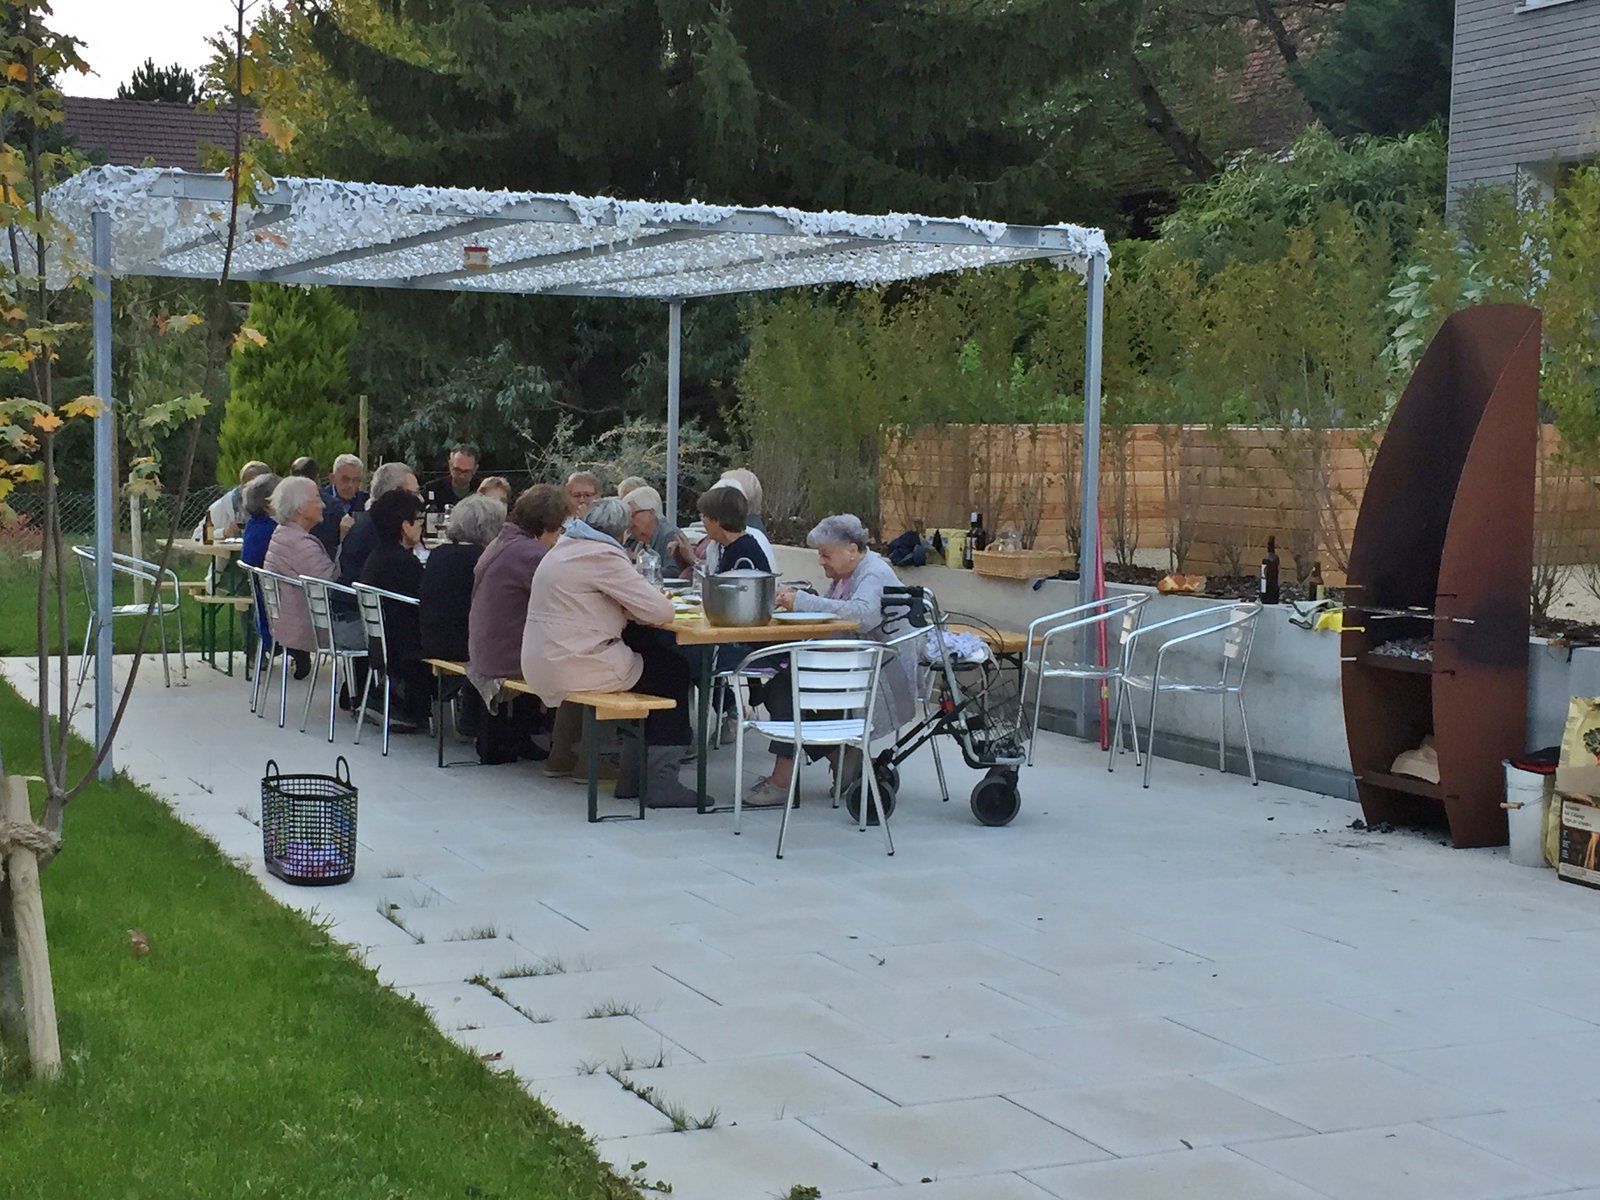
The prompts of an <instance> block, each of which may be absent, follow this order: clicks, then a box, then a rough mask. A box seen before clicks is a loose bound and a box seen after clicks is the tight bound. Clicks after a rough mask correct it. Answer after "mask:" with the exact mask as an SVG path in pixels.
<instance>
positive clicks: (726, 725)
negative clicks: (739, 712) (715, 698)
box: [717, 713, 739, 745]
mask: <svg viewBox="0 0 1600 1200" xmlns="http://www.w3.org/2000/svg"><path fill="white" fill-rule="evenodd" d="M738 739H739V718H738V717H736V716H733V715H732V714H731V713H730V714H729V715H728V716H726V717H723V718H722V733H721V735H720V736H719V737H718V738H717V741H718V742H720V743H721V744H722V745H727V744H728V743H729V742H734V741H738Z"/></svg>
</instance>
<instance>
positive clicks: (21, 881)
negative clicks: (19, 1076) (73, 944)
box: [0, 775, 61, 1079]
mask: <svg viewBox="0 0 1600 1200" xmlns="http://www.w3.org/2000/svg"><path fill="white" fill-rule="evenodd" d="M0 782H3V784H4V787H3V789H0V865H3V866H4V868H5V869H4V871H3V872H0V876H3V878H0V882H9V884H10V887H9V891H10V894H11V912H12V924H13V928H14V930H15V933H16V939H17V957H18V960H19V962H18V965H19V967H20V970H21V984H22V1010H23V1018H24V1020H25V1023H26V1029H27V1034H28V1058H29V1060H30V1061H31V1063H32V1064H33V1073H34V1075H35V1076H37V1077H38V1078H40V1079H55V1078H56V1077H58V1076H59V1075H60V1074H61V1038H60V1035H59V1034H58V1033H57V1030H56V997H55V986H54V984H53V983H52V982H51V979H50V952H49V949H48V947H47V945H46V942H45V933H44V897H43V894H42V893H41V892H40V890H39V856H40V855H41V854H44V855H47V856H48V855H49V854H51V853H53V852H54V850H55V841H54V839H53V838H52V837H51V836H50V835H49V834H48V833H46V832H45V831H44V830H43V829H41V828H40V827H39V826H37V825H35V824H34V823H33V813H32V811H31V810H30V809H29V807H28V781H27V780H26V779H25V778H23V777H22V776H20V775H7V776H5V777H4V778H3V780H0Z"/></svg>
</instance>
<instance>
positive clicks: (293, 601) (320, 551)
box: [261, 475, 334, 679]
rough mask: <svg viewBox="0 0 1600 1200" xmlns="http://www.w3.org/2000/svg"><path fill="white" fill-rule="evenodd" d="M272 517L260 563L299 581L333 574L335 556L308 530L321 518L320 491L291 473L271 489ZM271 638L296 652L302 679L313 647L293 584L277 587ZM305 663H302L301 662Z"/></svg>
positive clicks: (308, 622)
mask: <svg viewBox="0 0 1600 1200" xmlns="http://www.w3.org/2000/svg"><path fill="white" fill-rule="evenodd" d="M270 504H271V508H272V515H273V516H274V517H276V518H277V520H278V527H277V528H276V529H274V530H273V531H272V540H271V541H269V542H268V543H267V554H266V557H265V558H264V559H263V560H262V563H261V565H262V566H264V567H265V568H266V569H267V570H269V571H272V572H273V573H275V574H278V575H287V576H288V577H289V578H290V579H298V578H300V576H302V575H309V576H311V577H312V578H314V579H332V578H333V577H334V569H333V559H331V558H329V557H328V550H327V547H325V546H324V545H323V544H322V542H321V541H320V540H319V539H318V538H317V537H316V535H315V534H313V533H312V532H311V531H312V530H313V529H315V528H316V527H317V524H318V523H319V522H320V521H321V520H322V490H321V489H320V488H319V487H317V485H316V482H315V481H314V480H311V479H307V478H306V477H305V476H303V475H290V476H289V477H288V478H286V479H281V480H279V481H278V486H277V487H275V488H273V489H272V499H271V501H270ZM272 637H273V640H274V641H276V642H277V643H278V644H279V645H281V646H283V647H284V648H285V649H287V650H289V651H292V652H296V653H295V678H297V679H299V678H303V677H304V675H305V670H306V668H307V667H308V666H309V659H308V658H307V656H308V655H309V653H310V651H311V650H313V649H314V648H315V646H316V643H315V642H314V641H313V639H312V635H311V611H310V610H309V609H308V608H307V607H306V597H305V593H304V592H302V591H301V590H300V589H299V588H297V587H280V588H279V589H278V619H277V620H275V621H274V622H272ZM303 664H304V665H303Z"/></svg>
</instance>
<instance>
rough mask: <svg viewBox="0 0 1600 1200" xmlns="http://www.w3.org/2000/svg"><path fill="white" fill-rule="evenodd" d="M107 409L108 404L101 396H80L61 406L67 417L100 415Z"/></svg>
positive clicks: (63, 413)
mask: <svg viewBox="0 0 1600 1200" xmlns="http://www.w3.org/2000/svg"><path fill="white" fill-rule="evenodd" d="M105 411H106V406H105V404H104V402H103V401H101V399H100V397H99V396H79V397H78V398H77V399H75V400H68V401H67V402H66V403H65V404H63V405H62V406H61V413H62V415H63V416H66V417H98V416H99V415H100V414H101V413H103V412H105Z"/></svg>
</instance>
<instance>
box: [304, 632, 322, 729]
mask: <svg viewBox="0 0 1600 1200" xmlns="http://www.w3.org/2000/svg"><path fill="white" fill-rule="evenodd" d="M321 678H322V651H321V650H316V651H313V652H312V657H311V682H310V683H308V684H306V707H305V711H304V712H302V713H301V714H300V732H301V733H304V732H305V731H306V726H307V725H308V724H309V723H310V722H311V697H313V696H315V695H316V694H317V680H319V679H321Z"/></svg>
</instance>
